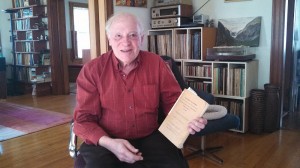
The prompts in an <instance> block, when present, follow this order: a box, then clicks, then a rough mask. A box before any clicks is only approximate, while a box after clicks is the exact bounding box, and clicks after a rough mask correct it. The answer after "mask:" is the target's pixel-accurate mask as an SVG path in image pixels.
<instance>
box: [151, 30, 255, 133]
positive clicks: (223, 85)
mask: <svg viewBox="0 0 300 168" xmlns="http://www.w3.org/2000/svg"><path fill="white" fill-rule="evenodd" d="M215 40H216V29H215V28H207V27H191V28H174V29H154V30H149V32H148V49H149V51H151V52H154V53H157V54H158V55H168V56H171V57H172V58H173V59H174V60H175V61H176V62H177V65H178V66H179V68H180V70H181V73H182V76H183V78H184V80H185V81H186V83H187V84H188V85H189V86H191V87H193V88H197V89H200V90H203V91H206V92H208V93H212V94H213V95H214V96H215V103H216V104H220V105H223V106H225V107H226V108H227V109H228V111H229V112H230V113H233V114H235V115H237V116H239V117H240V120H241V123H240V127H239V128H238V129H234V130H232V131H236V132H241V133H245V132H246V131H247V130H248V115H249V97H250V90H251V89H254V88H257V77H258V61H257V60H252V61H248V62H224V61H207V60H206V53H207V48H213V47H214V46H215V42H216V41H215ZM170 41H171V44H170ZM160 46H163V47H161V48H160ZM170 48H172V49H170ZM161 50H162V51H161ZM167 51H169V52H170V51H171V52H170V53H169V54H166V53H167Z"/></svg>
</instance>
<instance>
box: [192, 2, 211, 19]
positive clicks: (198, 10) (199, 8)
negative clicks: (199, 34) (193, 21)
mask: <svg viewBox="0 0 300 168" xmlns="http://www.w3.org/2000/svg"><path fill="white" fill-rule="evenodd" d="M209 1H210V0H207V1H206V2H205V3H204V4H203V5H202V6H201V7H200V8H198V9H197V10H196V12H194V13H193V16H194V15H195V14H196V13H197V12H198V11H199V10H200V9H202V8H203V7H204V6H205V5H206V4H207V2H209Z"/></svg>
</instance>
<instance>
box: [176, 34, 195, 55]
mask: <svg viewBox="0 0 300 168" xmlns="http://www.w3.org/2000/svg"><path fill="white" fill-rule="evenodd" d="M188 36H189V35H188V34H176V36H175V40H176V42H175V53H174V55H175V58H176V59H197V60H201V33H200V32H195V33H194V34H191V35H190V36H191V38H190V41H189V42H188V43H187V40H188ZM187 51H191V53H188V52H187ZM188 54H190V56H188Z"/></svg>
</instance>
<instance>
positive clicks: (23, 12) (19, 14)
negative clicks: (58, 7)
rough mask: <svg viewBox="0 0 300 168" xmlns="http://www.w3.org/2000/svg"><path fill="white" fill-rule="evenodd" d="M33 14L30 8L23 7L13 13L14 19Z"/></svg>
mask: <svg viewBox="0 0 300 168" xmlns="http://www.w3.org/2000/svg"><path fill="white" fill-rule="evenodd" d="M31 16H33V12H32V8H24V9H20V10H19V11H18V12H17V13H15V17H14V18H15V19H17V18H24V17H31Z"/></svg>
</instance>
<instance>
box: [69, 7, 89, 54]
mask: <svg viewBox="0 0 300 168" xmlns="http://www.w3.org/2000/svg"><path fill="white" fill-rule="evenodd" d="M73 12H74V29H75V31H77V50H78V51H77V52H78V53H77V56H78V58H82V49H90V33H89V13H88V8H82V7H74V8H73Z"/></svg>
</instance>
